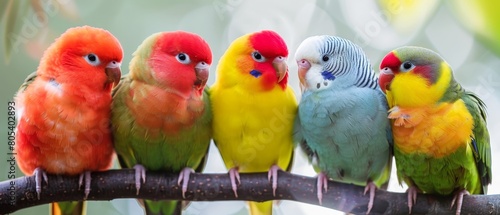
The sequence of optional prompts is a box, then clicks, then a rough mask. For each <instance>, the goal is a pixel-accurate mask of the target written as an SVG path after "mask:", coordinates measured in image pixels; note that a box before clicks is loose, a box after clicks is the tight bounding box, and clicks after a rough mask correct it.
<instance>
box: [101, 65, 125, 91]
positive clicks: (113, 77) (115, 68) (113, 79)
mask: <svg viewBox="0 0 500 215" xmlns="http://www.w3.org/2000/svg"><path fill="white" fill-rule="evenodd" d="M120 66H121V63H120V62H116V61H111V62H110V63H109V64H108V65H107V66H106V69H105V72H106V76H107V77H108V83H113V87H116V85H118V83H120V78H121V76H122V71H121V69H120Z"/></svg>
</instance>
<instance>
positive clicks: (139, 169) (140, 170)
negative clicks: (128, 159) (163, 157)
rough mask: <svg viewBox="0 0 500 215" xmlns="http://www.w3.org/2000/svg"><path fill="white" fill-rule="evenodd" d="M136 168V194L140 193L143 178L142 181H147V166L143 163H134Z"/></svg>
mask: <svg viewBox="0 0 500 215" xmlns="http://www.w3.org/2000/svg"><path fill="white" fill-rule="evenodd" d="M134 169H135V189H136V190H137V191H136V193H135V194H136V195H139V190H140V189H141V180H142V183H146V168H145V167H144V166H143V165H140V164H136V165H134Z"/></svg>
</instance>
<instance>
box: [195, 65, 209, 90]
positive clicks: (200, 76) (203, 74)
mask: <svg viewBox="0 0 500 215" xmlns="http://www.w3.org/2000/svg"><path fill="white" fill-rule="evenodd" d="M194 72H195V74H196V81H195V82H194V85H195V87H196V88H198V89H203V88H204V87H205V84H207V80H208V75H209V73H210V64H207V63H205V62H203V61H202V62H199V63H198V64H197V65H196V66H195V67H194Z"/></svg>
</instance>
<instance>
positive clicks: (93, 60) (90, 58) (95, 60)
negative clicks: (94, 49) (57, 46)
mask: <svg viewBox="0 0 500 215" xmlns="http://www.w3.org/2000/svg"><path fill="white" fill-rule="evenodd" d="M83 58H84V59H85V61H87V63H89V64H90V65H92V66H97V65H99V64H101V61H100V60H99V57H97V55H95V54H92V53H90V54H88V55H85V56H83Z"/></svg>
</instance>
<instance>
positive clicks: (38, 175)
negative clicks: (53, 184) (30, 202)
mask: <svg viewBox="0 0 500 215" xmlns="http://www.w3.org/2000/svg"><path fill="white" fill-rule="evenodd" d="M33 175H34V176H35V190H36V195H37V198H38V199H40V194H42V182H43V180H45V183H47V184H48V183H49V178H47V173H46V172H45V171H43V169H42V168H40V167H38V168H36V169H35V171H33Z"/></svg>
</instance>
